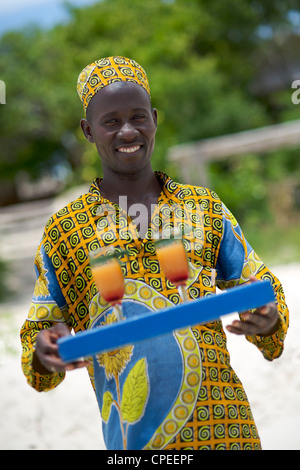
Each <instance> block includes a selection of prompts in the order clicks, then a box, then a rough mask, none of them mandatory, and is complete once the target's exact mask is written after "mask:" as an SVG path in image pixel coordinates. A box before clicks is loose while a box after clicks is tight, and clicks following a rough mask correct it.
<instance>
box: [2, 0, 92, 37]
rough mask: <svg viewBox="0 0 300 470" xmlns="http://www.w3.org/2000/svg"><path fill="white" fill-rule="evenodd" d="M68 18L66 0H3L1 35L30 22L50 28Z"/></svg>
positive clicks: (77, 0)
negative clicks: (65, 6) (65, 7)
mask: <svg viewBox="0 0 300 470" xmlns="http://www.w3.org/2000/svg"><path fill="white" fill-rule="evenodd" d="M96 1H97V0H68V2H69V3H71V4H72V5H74V6H88V5H91V4H93V3H96ZM67 19H68V15H67V13H66V11H65V9H64V0H8V1H4V0H2V1H1V3H0V35H2V34H3V33H5V32H7V31H10V30H18V29H20V28H22V27H24V26H26V25H28V24H30V23H34V24H36V25H38V26H40V27H42V28H43V27H45V28H49V27H51V26H53V25H54V24H55V23H58V22H62V21H67Z"/></svg>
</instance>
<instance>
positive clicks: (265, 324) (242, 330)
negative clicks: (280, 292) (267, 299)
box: [226, 277, 280, 336]
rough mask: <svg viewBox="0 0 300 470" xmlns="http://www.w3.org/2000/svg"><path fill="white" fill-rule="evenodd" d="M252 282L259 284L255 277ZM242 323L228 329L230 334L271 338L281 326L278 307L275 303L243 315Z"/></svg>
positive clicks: (238, 322)
mask: <svg viewBox="0 0 300 470" xmlns="http://www.w3.org/2000/svg"><path fill="white" fill-rule="evenodd" d="M250 281H251V282H259V281H258V279H256V278H255V277H251V278H250ZM241 318H242V321H240V320H235V321H234V322H232V324H231V325H228V326H227V327H226V329H227V330H228V331H230V333H235V334H237V335H245V336H255V335H258V336H271V335H272V334H274V333H276V331H277V330H278V328H279V325H280V318H279V314H278V309H277V306H276V304H275V303H274V302H272V303H270V304H267V305H265V306H263V307H260V308H257V309H256V310H254V312H249V311H248V312H243V313H241Z"/></svg>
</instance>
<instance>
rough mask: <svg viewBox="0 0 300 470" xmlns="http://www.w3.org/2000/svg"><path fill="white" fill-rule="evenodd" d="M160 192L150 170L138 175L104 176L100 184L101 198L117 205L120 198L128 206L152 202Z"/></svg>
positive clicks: (159, 184) (159, 187)
mask: <svg viewBox="0 0 300 470" xmlns="http://www.w3.org/2000/svg"><path fill="white" fill-rule="evenodd" d="M161 190H162V184H161V182H160V181H159V180H158V179H157V177H156V175H155V173H154V172H153V170H152V169H151V171H148V172H143V174H140V175H122V174H114V175H113V177H112V175H105V174H104V177H103V179H102V181H101V183H100V191H101V194H102V196H103V197H105V198H106V199H109V200H110V201H112V202H115V203H117V204H118V201H119V198H120V196H123V197H126V198H127V201H128V204H129V205H131V204H135V203H143V202H146V201H147V200H149V199H151V200H152V201H153V199H157V198H158V196H159V194H160V192H161Z"/></svg>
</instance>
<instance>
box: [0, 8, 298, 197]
mask: <svg viewBox="0 0 300 470" xmlns="http://www.w3.org/2000/svg"><path fill="white" fill-rule="evenodd" d="M66 7H67V8H68V10H69V14H70V21H69V23H68V24H64V25H58V26H55V27H54V28H52V29H51V30H47V31H42V30H39V29H38V28H30V29H24V30H22V31H20V32H11V33H8V34H6V35H4V36H3V37H2V39H1V41H0V71H1V72H0V74H1V79H2V80H4V81H5V82H6V85H7V104H6V105H5V107H4V106H3V107H2V108H1V114H0V128H1V131H0V132H1V136H0V137H1V147H0V152H1V155H0V156H1V159H0V175H1V177H0V179H1V181H0V184H2V187H4V185H5V184H6V185H7V184H10V186H11V187H14V188H15V189H16V187H17V185H18V177H20V176H19V175H20V174H21V173H20V172H21V171H22V172H26V173H27V174H29V175H30V176H31V177H32V178H39V177H40V176H41V175H43V174H49V173H50V174H53V175H54V176H56V177H57V174H58V175H59V174H62V173H63V172H64V171H65V170H67V171H68V172H69V173H68V174H69V175H70V177H69V184H72V182H73V181H76V183H80V182H82V181H90V179H91V178H93V177H94V175H95V174H101V168H100V163H99V158H98V156H97V154H96V151H95V149H94V148H93V147H92V146H90V144H88V143H86V142H85V140H84V138H83V136H82V133H81V130H80V128H79V121H80V118H81V117H82V108H81V105H80V102H79V99H78V97H77V96H76V81H77V76H78V74H79V72H80V70H81V69H82V68H83V66H85V65H86V64H88V63H90V62H92V61H93V60H95V59H96V58H100V57H105V56H107V55H127V56H131V57H134V58H135V59H136V60H137V61H138V62H140V63H141V64H142V65H143V66H144V68H145V69H146V70H147V73H148V75H149V78H150V85H151V93H152V100H153V104H154V106H156V107H157V108H158V112H159V131H158V136H157V146H156V151H155V155H154V157H153V162H154V167H155V168H160V169H163V170H168V171H169V170H170V171H171V172H172V171H173V170H172V168H169V167H168V162H167V161H166V151H167V149H168V147H169V146H170V145H174V144H178V143H181V142H187V141H190V140H196V139H200V138H204V137H211V136H216V135H219V134H224V133H228V132H230V133H232V132H236V131H240V130H244V129H249V128H253V127H257V126H261V125H265V124H268V123H271V122H274V120H277V121H280V119H281V118H282V116H287V115H288V114H289V110H288V109H286V106H285V107H284V109H281V110H280V112H277V113H276V114H274V109H273V108H272V106H270V102H269V101H268V100H266V99H262V97H261V96H256V95H255V94H253V91H252V90H251V84H252V82H253V80H254V78H255V77H256V76H257V72H258V70H257V64H258V60H257V57H258V56H259V53H260V50H261V48H262V46H264V45H265V44H266V43H267V42H268V41H266V39H265V38H264V37H263V35H262V34H261V28H269V29H270V30H273V31H274V29H276V28H279V29H280V31H283V32H285V34H288V33H289V32H290V30H291V24H290V23H289V20H288V15H287V14H288V12H289V11H290V10H291V9H295V8H296V2H295V1H293V0H287V1H285V2H282V1H281V0H273V1H272V2H271V1H270V0H264V1H263V0H260V1H259V0H256V1H253V2H247V1H240V0H214V1H213V2H207V1H206V0H205V1H204V0H193V1H192V0H173V1H171V0H169V1H167V0H165V1H163V0H151V1H149V2H147V1H146V2H141V1H140V0H131V2H129V3H128V1H127V0H102V1H101V2H99V3H97V4H95V5H92V6H90V7H88V8H87V7H86V8H74V7H71V6H66ZM177 176H178V177H180V175H177ZM16 197H17V196H16V192H15V198H16Z"/></svg>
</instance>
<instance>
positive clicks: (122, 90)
mask: <svg viewBox="0 0 300 470" xmlns="http://www.w3.org/2000/svg"><path fill="white" fill-rule="evenodd" d="M149 108H151V101H150V97H149V95H148V93H147V92H146V91H145V90H144V89H143V88H141V87H140V86H139V85H137V84H136V83H131V82H115V83H112V84H110V85H109V86H106V87H105V88H103V89H102V90H100V91H99V92H98V93H97V94H96V95H95V96H94V97H93V98H92V99H91V101H90V103H89V105H88V108H87V115H89V116H91V113H93V114H94V112H97V113H101V114H102V115H105V114H109V113H118V112H121V111H123V110H124V109H126V110H128V111H130V110H139V109H149Z"/></svg>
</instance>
